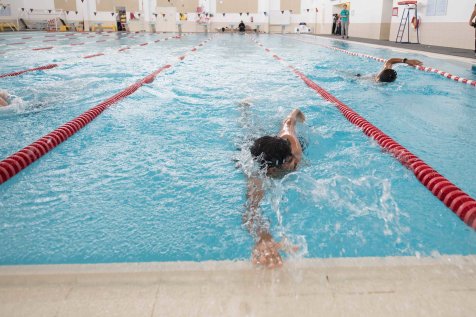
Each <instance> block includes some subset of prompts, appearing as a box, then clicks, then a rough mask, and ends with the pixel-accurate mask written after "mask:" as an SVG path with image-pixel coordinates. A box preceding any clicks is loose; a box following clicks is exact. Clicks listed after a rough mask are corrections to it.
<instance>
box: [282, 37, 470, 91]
mask: <svg viewBox="0 0 476 317" xmlns="http://www.w3.org/2000/svg"><path fill="white" fill-rule="evenodd" d="M286 38H292V37H289V36H286ZM295 40H298V41H302V40H300V39H295ZM302 42H305V43H308V44H316V45H319V46H322V47H325V48H329V49H332V50H334V51H338V52H341V53H345V54H348V55H351V56H358V57H364V58H368V59H373V60H376V61H378V62H381V63H385V62H386V61H387V60H386V59H383V58H380V57H376V56H372V55H369V54H363V53H356V52H351V51H348V50H344V49H342V48H337V47H333V46H330V45H325V44H320V43H313V42H306V41H302ZM406 66H408V67H413V68H415V69H418V70H420V71H424V72H427V73H435V74H438V75H440V76H443V77H445V78H447V79H451V80H453V81H456V82H458V83H461V84H466V85H469V86H473V87H476V80H472V79H467V78H464V77H461V76H457V75H452V74H451V73H449V72H446V71H443V70H439V69H437V68H434V67H429V66H423V65H422V66H418V65H417V66H411V65H406Z"/></svg>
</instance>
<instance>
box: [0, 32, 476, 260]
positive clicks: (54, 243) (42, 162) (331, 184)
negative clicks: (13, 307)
mask: <svg viewBox="0 0 476 317" xmlns="http://www.w3.org/2000/svg"><path fill="white" fill-rule="evenodd" d="M20 34H21V33H20ZM28 34H29V35H28V36H31V37H32V39H27V40H24V41H27V42H26V44H20V45H19V46H18V47H20V46H21V47H22V48H23V49H24V51H23V52H24V54H21V55H19V54H18V53H15V52H16V51H8V50H10V49H12V48H11V46H9V45H5V46H3V47H0V50H3V52H4V53H3V54H0V58H1V59H2V62H3V63H2V68H1V73H7V72H12V71H16V70H21V69H25V68H30V67H36V66H39V65H43V64H48V63H51V62H55V63H59V64H60V66H58V67H56V68H54V69H50V70H47V71H39V72H30V73H25V74H23V75H21V76H18V77H11V78H2V79H0V81H1V87H2V88H4V89H6V90H8V91H10V92H11V93H13V94H14V95H16V96H18V98H17V99H16V100H14V104H15V107H17V110H16V111H14V112H8V113H2V114H0V120H1V121H0V122H1V125H0V135H1V136H2V139H3V142H2V146H1V147H0V158H1V159H3V158H5V157H7V156H9V155H10V154H12V153H14V152H16V151H18V150H19V149H21V148H23V147H24V146H26V145H28V144H30V143H32V142H33V141H35V140H37V139H38V138H40V137H41V136H43V135H45V134H47V133H48V132H50V131H52V130H54V129H55V128H57V127H58V126H60V125H61V124H63V123H65V122H67V121H69V120H71V119H72V118H74V117H76V116H78V115H80V114H81V113H83V112H84V111H86V110H87V109H90V108H92V107H93V106H94V105H96V104H98V103H100V102H102V101H103V100H105V99H107V98H109V97H110V96H112V95H114V94H115V93H117V92H118V91H120V90H122V89H124V88H125V87H127V86H128V85H130V84H132V83H134V82H135V81H137V80H139V79H140V78H142V77H144V76H146V75H147V74H149V73H150V72H151V71H153V70H155V69H157V68H159V67H161V66H162V65H164V64H166V63H169V61H170V60H175V59H176V57H177V56H180V55H182V54H183V53H184V52H185V51H188V50H189V49H190V48H191V47H193V46H194V45H197V44H198V43H200V42H201V41H203V40H204V39H205V38H206V37H205V35H200V34H196V35H188V36H186V37H183V38H181V39H174V40H169V41H161V42H158V43H155V44H150V45H147V46H140V47H135V48H134V49H131V50H128V51H126V52H121V53H119V52H117V49H119V48H121V47H124V46H125V45H136V46H138V44H140V43H142V42H144V41H154V40H156V39H158V38H161V37H162V38H163V37H166V36H168V35H166V34H160V35H155V34H152V35H149V34H138V35H135V37H134V38H130V37H128V36H129V35H127V34H126V35H116V34H111V35H109V37H113V38H114V39H115V40H111V41H107V42H99V44H98V42H93V41H94V40H95V38H89V39H88V40H89V41H91V42H90V43H89V42H87V41H86V40H85V41H84V42H85V44H84V45H78V46H71V45H69V44H70V42H68V41H72V40H65V39H62V40H61V42H60V43H59V44H58V45H63V46H59V47H55V48H54V49H51V50H45V51H29V50H26V49H25V47H28V48H33V47H39V46H41V45H43V44H41V45H40V42H41V41H42V38H44V33H33V34H31V33H28ZM30 34H31V35H30ZM17 35H18V33H17ZM8 36H9V37H12V36H13V35H8ZM78 36H79V35H78ZM81 36H84V37H86V38H87V36H85V35H81ZM2 37H3V35H2ZM4 38H5V40H4V41H1V42H0V43H7V42H8V41H11V42H13V41H16V40H15V39H11V38H7V37H4ZM259 39H260V41H261V42H262V43H264V44H266V46H267V47H270V48H272V49H273V51H276V52H278V53H279V54H280V56H282V57H283V58H285V59H286V60H287V61H288V62H290V64H292V65H294V66H295V67H296V68H298V69H299V70H301V71H302V72H304V73H305V74H306V75H307V76H308V77H309V78H311V79H312V80H314V81H315V82H316V83H318V84H319V85H321V86H322V87H324V88H325V89H327V90H328V91H330V92H331V93H332V94H334V95H335V96H337V97H338V98H339V99H340V100H343V101H344V102H345V103H346V104H347V105H349V106H350V107H352V108H353V109H354V110H356V111H357V112H358V113H360V114H361V115H362V116H364V117H365V118H367V119H368V120H369V121H370V122H372V123H374V124H375V125H376V126H377V127H379V128H380V129H381V130H383V131H384V132H385V133H387V134H389V135H390V136H391V137H392V138H394V139H395V140H397V141H398V142H399V143H400V144H402V145H404V146H405V147H407V148H408V149H409V150H411V151H412V152H413V153H415V154H416V155H418V156H419V157H420V158H422V159H423V160H425V161H426V162H427V163H429V164H430V165H431V166H433V167H434V168H435V169H436V170H438V171H439V172H440V173H442V174H443V175H445V176H446V177H447V178H448V179H450V180H451V181H452V182H454V183H455V184H456V185H457V186H459V187H460V188H461V189H463V190H464V191H466V192H467V193H468V194H470V195H471V196H473V197H475V196H476V187H475V185H474V183H473V182H472V180H473V178H474V177H473V175H476V166H475V165H474V164H473V162H474V157H475V155H476V143H475V140H474V136H475V135H476V127H474V124H471V120H472V118H474V116H475V115H476V109H475V105H474V102H471V101H472V100H474V99H475V97H476V92H475V89H474V87H469V86H465V85H461V84H458V83H455V82H452V81H449V80H447V79H445V78H442V77H441V76H438V75H434V74H427V73H423V72H418V71H416V70H414V69H410V68H408V67H397V71H398V76H399V78H398V79H397V81H396V82H395V83H392V84H376V83H374V82H372V81H371V80H368V79H366V76H363V77H364V78H363V79H358V78H356V77H355V73H360V74H364V75H366V74H372V73H376V72H377V71H378V70H379V69H380V67H381V63H378V62H375V61H371V60H367V59H362V58H357V57H354V56H348V55H345V54H341V53H338V52H335V51H332V50H329V49H326V48H323V47H320V46H318V45H315V44H313V43H312V42H313V41H316V43H325V44H331V45H335V46H338V47H345V48H346V49H348V50H355V51H359V52H365V53H368V54H372V55H375V56H380V57H384V58H387V57H391V56H395V55H396V54H397V53H392V52H391V51H390V50H386V49H376V48H369V47H367V46H363V45H358V44H348V43H342V42H333V41H331V40H327V39H322V38H313V37H300V38H294V37H282V36H277V35H276V36H273V35H271V36H267V35H260V36H259ZM297 39H306V41H307V42H310V43H305V42H302V41H298V40H297ZM96 41H97V40H96ZM88 43H89V44H88ZM99 45H100V47H98V46H99ZM15 47H16V46H15ZM101 51H104V52H107V53H108V54H105V55H104V56H98V57H95V58H92V59H81V58H77V57H78V56H79V57H81V56H85V55H88V54H94V53H97V52H101ZM397 55H402V54H397ZM404 57H410V55H408V54H407V55H405V56H404ZM412 57H413V55H412ZM415 58H418V59H421V60H422V61H423V62H424V63H425V64H428V65H432V66H439V68H441V69H446V70H448V71H451V72H454V73H455V74H459V75H461V76H463V77H466V78H474V77H475V76H474V74H472V73H471V71H470V67H468V66H467V65H464V64H462V63H454V62H450V61H442V60H439V59H434V58H429V57H426V56H424V55H418V56H415ZM440 65H442V66H440ZM243 100H247V101H248V102H250V103H251V105H252V106H251V107H250V109H249V111H244V110H243V109H242V107H241V106H240V105H239V103H240V102H241V101H243ZM293 108H300V109H301V110H302V111H303V112H304V113H305V115H306V117H307V121H306V124H305V125H303V126H301V127H300V131H301V134H304V135H305V138H306V140H307V141H308V146H307V149H306V152H305V159H304V162H303V164H302V166H301V168H300V169H299V170H298V171H296V172H294V173H291V174H288V175H287V176H286V177H284V178H283V179H281V180H273V181H270V183H269V184H268V186H269V190H268V195H267V197H266V198H265V200H264V201H263V204H262V210H263V213H264V214H265V215H266V216H267V217H268V218H269V219H270V221H271V223H272V232H273V234H274V235H275V236H276V237H278V238H279V237H283V236H286V237H287V238H288V239H289V240H291V241H293V242H294V243H295V244H297V245H299V246H300V247H301V249H300V251H299V252H298V254H297V255H296V257H312V258H314V257H357V256H390V255H393V256H399V255H436V254H464V255H466V254H475V253H476V233H475V232H474V230H473V229H471V228H469V227H468V226H466V225H465V224H464V223H463V222H462V221H460V220H459V219H458V217H457V216H456V215H454V214H453V212H451V211H450V210H449V209H448V208H447V207H445V206H444V205H443V204H442V203H441V202H440V201H439V200H438V199H436V198H435V197H434V196H433V195H432V194H431V193H430V192H429V191H428V190H427V189H426V188H424V187H423V186H422V185H421V184H420V183H419V182H418V181H417V180H416V178H415V177H414V176H413V173H411V172H410V171H408V170H407V169H406V168H404V167H402V166H401V165H400V163H398V162H397V161H396V160H395V159H394V158H393V157H391V156H390V155H388V154H386V153H384V152H382V150H381V149H380V148H379V147H378V146H377V145H376V144H375V142H374V141H372V140H370V139H369V138H367V137H366V136H365V135H364V134H363V133H362V132H361V131H360V130H358V129H356V128H355V127H354V126H352V125H351V124H349V123H348V121H347V120H345V118H344V117H343V116H342V115H341V114H340V113H339V112H338V110H337V109H335V107H334V106H332V105H330V104H329V103H327V102H326V101H324V100H323V99H321V98H320V97H319V96H318V95H316V94H315V92H313V91H312V90H310V89H309V88H308V87H307V86H306V85H305V84H304V83H303V82H302V81H301V80H299V79H297V78H296V76H295V75H293V74H292V73H291V72H289V70H288V69H286V68H285V67H284V66H283V65H281V64H279V63H277V62H276V61H274V60H273V59H271V58H270V57H269V56H267V55H266V54H265V53H264V52H263V50H262V49H260V48H259V47H257V46H256V45H255V44H254V43H253V42H252V41H250V39H249V38H248V37H245V36H239V35H229V34H226V35H215V37H214V38H213V40H211V41H210V42H209V43H207V44H206V45H204V46H203V47H202V48H201V49H200V50H199V51H197V52H195V53H194V54H191V55H189V56H187V58H186V59H185V60H184V61H183V62H181V63H179V64H176V65H175V66H174V67H173V68H171V69H170V70H167V71H166V72H164V73H162V74H160V75H159V76H158V77H157V79H156V80H155V81H154V82H153V83H151V84H148V85H145V86H143V87H142V88H140V89H139V90H138V91H137V92H135V93H134V94H132V95H131V96H129V97H127V98H126V99H123V100H122V101H120V102H119V103H117V104H115V105H113V106H112V107H111V108H109V109H108V110H106V111H105V112H104V113H103V114H102V115H101V116H99V117H98V118H97V119H96V120H94V121H93V122H91V123H90V124H89V125H87V126H86V127H85V128H83V129H82V130H81V131H80V132H78V133H76V134H75V135H74V136H72V137H71V138H69V139H68V140H67V141H66V142H64V143H62V144H61V145H59V146H58V147H57V148H55V149H53V150H52V151H51V152H49V153H48V154H46V155H45V156H44V157H42V158H41V159H39V160H38V161H36V162H35V163H33V164H32V165H31V166H30V167H28V168H27V169H26V170H24V171H22V172H21V173H19V174H18V175H16V176H15V177H13V178H12V179H10V180H9V181H8V182H6V183H4V184H3V185H0V210H1V212H0V224H1V225H0V239H1V241H4V243H2V245H1V246H0V264H3V265H6V264H42V263H44V264H50V263H104V262H146V261H203V260H224V259H233V260H238V259H248V258H249V256H250V252H251V248H252V245H253V241H252V239H251V237H250V236H249V234H248V233H247V231H246V230H245V229H244V228H243V227H242V225H241V215H242V213H243V211H244V204H245V185H246V179H245V176H244V174H243V172H242V170H241V169H240V167H239V166H240V164H243V162H245V161H246V159H247V156H246V151H245V150H242V151H240V150H239V149H241V148H246V144H247V140H248V137H250V136H252V137H258V136H260V135H262V134H273V133H276V132H277V131H278V129H279V125H280V123H281V120H282V119H283V117H284V116H285V115H286V114H287V113H288V112H289V111H290V110H291V109H293Z"/></svg>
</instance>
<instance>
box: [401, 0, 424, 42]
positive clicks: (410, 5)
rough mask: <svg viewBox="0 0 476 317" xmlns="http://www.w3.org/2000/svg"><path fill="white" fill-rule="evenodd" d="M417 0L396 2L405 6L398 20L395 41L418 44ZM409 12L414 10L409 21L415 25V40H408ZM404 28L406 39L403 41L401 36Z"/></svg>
mask: <svg viewBox="0 0 476 317" xmlns="http://www.w3.org/2000/svg"><path fill="white" fill-rule="evenodd" d="M417 2H418V1H400V2H398V5H399V6H405V7H404V8H403V14H402V18H401V20H400V25H399V26H398V32H397V38H396V39H395V43H403V44H420V34H419V28H420V25H419V24H420V21H419V18H418V5H417ZM410 12H414V16H413V18H412V21H411V23H412V24H413V26H414V27H415V31H416V36H417V41H416V42H410ZM405 30H407V41H406V42H403V36H404V34H405Z"/></svg>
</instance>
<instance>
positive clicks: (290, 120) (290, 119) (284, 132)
mask: <svg viewBox="0 0 476 317" xmlns="http://www.w3.org/2000/svg"><path fill="white" fill-rule="evenodd" d="M305 119H306V118H305V117H304V114H303V113H302V112H301V110H299V109H294V110H293V111H292V112H291V113H290V114H289V116H287V118H286V119H284V121H283V126H282V128H281V131H279V134H278V136H279V137H286V136H288V137H286V139H288V140H289V142H290V143H291V152H292V153H293V155H294V156H295V157H296V158H297V159H298V160H301V157H302V148H301V144H300V143H299V140H298V138H297V135H296V123H297V122H298V121H299V122H304V120H305Z"/></svg>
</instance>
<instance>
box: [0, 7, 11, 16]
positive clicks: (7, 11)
mask: <svg viewBox="0 0 476 317" xmlns="http://www.w3.org/2000/svg"><path fill="white" fill-rule="evenodd" d="M11 15H12V9H11V8H10V5H8V4H7V5H6V6H3V5H0V16H1V17H9V16H11Z"/></svg>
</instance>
